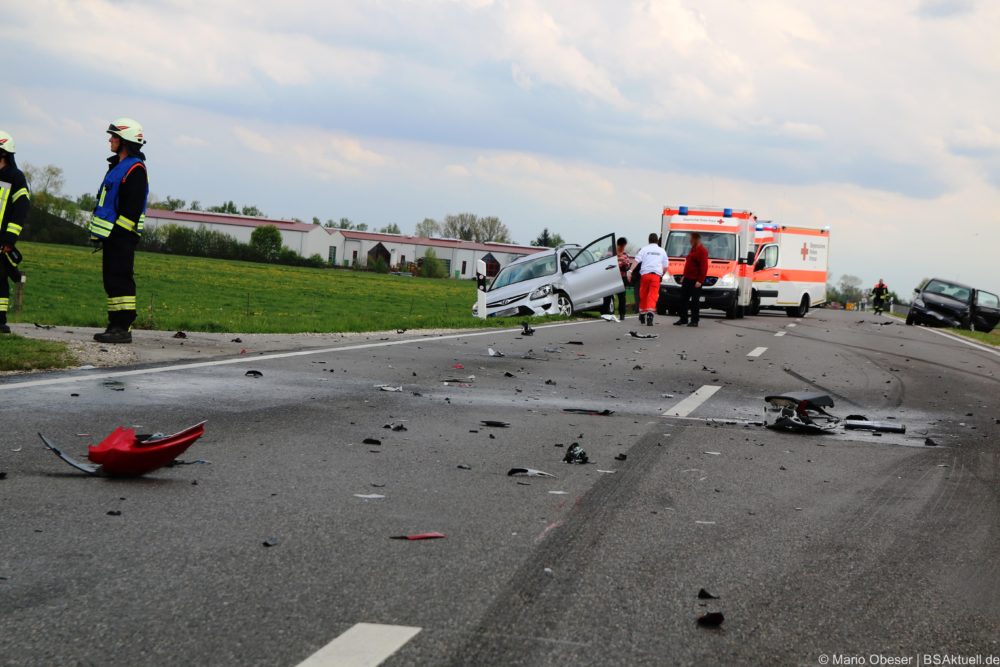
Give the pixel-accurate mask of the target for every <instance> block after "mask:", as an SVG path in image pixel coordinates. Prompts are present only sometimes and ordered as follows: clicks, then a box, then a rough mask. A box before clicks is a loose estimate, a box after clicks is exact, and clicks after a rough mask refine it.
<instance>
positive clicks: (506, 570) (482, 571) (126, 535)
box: [0, 310, 1000, 667]
mask: <svg viewBox="0 0 1000 667" xmlns="http://www.w3.org/2000/svg"><path fill="white" fill-rule="evenodd" d="M630 330H636V331H638V332H639V333H642V334H646V333H649V332H652V333H656V334H658V338H655V339H637V338H633V337H631V336H630V335H629V333H628V332H629V331H630ZM142 335H143V334H142V332H139V333H137V336H140V337H141V336H142ZM488 348H493V349H494V350H495V351H499V352H502V353H503V354H504V355H505V356H502V357H500V356H490V355H489V354H488ZM456 365H458V366H460V367H456ZM248 370H258V371H260V372H261V373H262V374H263V376H262V377H259V378H252V377H248V376H246V375H245V373H246V372H247V371H248ZM446 381H452V382H447V383H446ZM381 384H385V385H389V386H392V387H402V391H399V392H389V391H382V390H381V389H379V388H378V387H377V386H376V385H381ZM793 389H821V390H823V391H826V392H827V393H829V394H830V395H831V396H833V397H834V400H835V401H836V407H835V408H834V409H833V411H834V412H835V413H837V414H839V415H841V416H845V415H847V414H852V413H853V414H863V415H865V416H867V417H870V418H873V419H882V420H897V421H898V422H899V423H903V424H905V425H906V426H907V429H908V431H907V434H906V435H905V436H895V435H884V436H881V437H877V436H874V435H871V434H865V433H857V432H853V433H850V434H846V433H838V434H834V435H825V436H812V437H809V436H802V435H795V434H785V433H776V432H771V431H767V430H765V429H763V428H762V427H760V426H759V425H757V424H755V422H757V421H759V420H760V418H761V413H762V408H763V405H764V403H763V396H764V395H765V394H768V393H771V392H774V391H785V390H793ZM998 396H1000V355H998V354H997V352H996V351H991V350H986V349H983V348H979V347H976V346H973V345H971V344H966V343H963V342H960V341H957V340H954V339H951V338H948V337H944V336H941V335H938V334H936V333H934V332H932V331H929V330H926V329H921V328H913V327H905V326H901V325H900V324H899V322H898V320H895V319H891V318H875V317H874V316H872V315H870V314H857V313H844V312H837V311H824V310H817V311H813V312H812V313H810V315H809V316H808V317H806V318H804V319H801V320H794V319H791V318H788V317H785V316H784V315H762V316H759V317H754V318H747V319H743V320H731V321H729V320H723V319H713V318H711V317H706V318H703V321H702V326H701V327H700V328H698V329H692V328H686V327H672V326H670V325H669V322H668V321H667V320H665V319H661V320H659V321H658V323H657V325H656V326H655V327H653V328H647V327H639V326H638V325H637V322H636V320H635V319H634V318H633V319H629V320H627V321H626V322H624V323H608V322H603V321H586V322H583V323H571V324H564V325H557V326H549V327H544V328H543V327H538V329H537V330H536V333H535V335H534V336H531V337H524V336H522V335H520V333H519V332H517V331H487V332H483V331H477V332H470V333H459V334H454V335H446V336H436V337H426V336H420V335H414V334H413V333H412V332H410V333H406V334H403V335H395V334H393V335H388V336H371V337H368V338H367V339H357V340H352V341H345V342H344V343H342V344H338V345H335V346H333V347H329V348H309V349H303V350H301V351H299V352H295V351H291V352H289V351H284V352H278V353H274V354H263V355H261V354H259V353H258V352H257V351H256V350H253V351H251V352H250V353H248V354H244V355H239V356H224V357H220V358H217V359H213V360H204V359H199V360H197V361H196V362H191V363H187V362H180V363H174V364H170V365H150V366H143V367H138V368H131V369H125V370H124V371H122V372H119V371H109V370H108V369H97V370H81V371H71V372H65V373H57V374H44V375H35V376H22V377H7V378H3V379H2V382H0V402H2V405H3V412H2V414H3V417H4V418H3V431H4V434H3V438H2V442H3V447H2V450H0V471H3V472H6V478H5V479H3V480H0V499H2V510H0V526H2V535H3V540H2V541H0V628H2V632H0V664H4V665H77V664H79V665H130V666H131V665H213V666H220V665H288V666H289V667H294V666H296V665H299V664H303V663H305V664H306V665H314V666H318V665H337V664H349V665H363V664H379V663H380V662H382V661H384V663H383V664H386V665H463V666H464V665H674V664H682V665H735V664H759V665H774V664H787V665H811V664H825V663H823V660H829V661H830V663H829V664H847V663H845V662H843V660H844V657H845V656H846V657H848V658H849V657H851V656H862V657H864V659H865V660H867V661H868V662H867V663H854V664H872V663H871V659H872V657H873V656H879V655H880V656H885V657H886V658H899V659H904V660H905V659H909V660H910V662H903V663H896V664H922V663H920V662H913V660H914V659H916V660H921V659H923V656H924V655H925V654H929V655H934V654H937V655H945V654H949V655H952V656H976V655H980V656H983V658H982V660H983V661H984V662H983V663H982V664H989V663H987V662H985V660H988V659H989V656H993V657H994V659H1000V643H998V642H1000V437H998V436H1000V425H998V421H997V420H998V419H1000V409H998V408H1000V398H998ZM567 408H569V409H581V408H582V409H591V410H595V411H603V410H612V411H613V413H612V414H610V415H607V416H600V415H586V414H576V413H570V412H566V411H565V410H566V409H567ZM203 419H207V420H208V426H207V434H206V436H205V437H204V438H203V439H202V440H201V441H199V442H198V443H197V444H196V445H195V446H194V447H193V448H192V449H191V450H189V451H188V452H187V454H185V456H184V457H183V460H185V461H190V462H194V461H197V460H204V461H206V462H205V463H192V464H191V465H184V466H177V467H172V468H167V469H163V470H160V471H157V472H155V473H153V474H152V475H150V476H148V477H147V478H143V479H138V480H117V479H104V478H90V477H85V476H83V475H81V474H78V473H77V472H76V471H74V470H73V469H72V468H70V467H69V466H67V465H65V464H64V463H63V462H61V461H59V460H58V459H57V458H56V457H55V456H53V455H52V453H50V452H49V451H47V450H45V449H44V448H43V447H42V446H41V443H40V440H39V439H38V436H37V432H39V431H41V432H43V433H45V434H46V435H47V436H48V437H49V438H51V439H53V440H54V441H56V442H57V443H59V444H61V445H63V446H64V447H65V448H66V449H68V450H69V451H70V453H71V454H73V455H76V456H79V457H80V458H85V455H86V445H87V444H88V443H91V442H95V441H96V440H98V439H100V438H101V437H103V435H105V434H107V433H108V432H110V431H111V430H112V429H113V428H114V427H115V426H117V425H119V424H123V425H136V426H137V427H138V428H139V430H140V432H153V431H159V432H173V431H175V430H179V429H180V428H182V427H184V426H187V425H190V424H193V423H195V422H198V421H200V420H203ZM483 420H498V421H503V422H508V423H509V426H508V427H506V428H498V427H493V428H491V427H487V426H484V425H482V423H481V422H482V421H483ZM396 424H402V425H403V426H404V427H405V429H406V430H392V429H387V428H383V426H385V425H396ZM80 434H88V435H80ZM928 437H930V438H931V439H932V440H933V441H934V442H936V443H937V444H936V446H933V447H932V446H927V445H925V439H926V438H928ZM366 438H374V439H377V440H379V441H381V444H365V443H364V440H365V439H366ZM573 443H579V444H580V445H581V446H582V447H583V448H584V449H585V450H586V452H587V454H588V455H589V458H590V461H591V463H590V464H587V465H570V464H566V463H563V462H562V458H563V456H564V455H565V452H566V451H567V448H568V447H569V446H571V445H572V444H573ZM619 459H624V460H619ZM514 467H526V468H535V469H540V470H543V471H546V472H549V473H551V474H553V475H555V477H554V478H548V477H511V476H508V475H507V472H508V470H509V469H511V468H514ZM371 494H376V495H380V496H384V498H367V499H366V498H363V497H361V496H366V495H371ZM109 512H113V513H115V514H109ZM119 512H120V514H117V513H119ZM427 531H439V532H441V533H443V534H445V535H446V536H447V537H446V538H444V539H436V540H426V541H403V540H392V539H390V537H391V536H396V535H406V534H415V533H421V532H427ZM265 541H267V542H269V543H273V545H272V546H265V545H264V543H265ZM702 588H704V589H706V590H707V591H708V592H710V593H712V594H714V595H716V596H718V599H708V600H706V599H699V597H698V593H699V590H700V589H702ZM706 612H722V613H723V614H724V617H725V620H724V622H723V623H722V625H721V627H719V628H704V627H700V626H699V625H697V624H696V619H697V618H698V617H699V616H701V615H703V614H705V613H706ZM838 656H839V658H838ZM838 659H839V660H841V662H839V663H838V662H836V660H838Z"/></svg>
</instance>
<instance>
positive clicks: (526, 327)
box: [521, 322, 535, 336]
mask: <svg viewBox="0 0 1000 667" xmlns="http://www.w3.org/2000/svg"><path fill="white" fill-rule="evenodd" d="M521 335H522V336H533V335H535V330H534V329H532V328H531V325H530V324H528V323H527V322H521Z"/></svg>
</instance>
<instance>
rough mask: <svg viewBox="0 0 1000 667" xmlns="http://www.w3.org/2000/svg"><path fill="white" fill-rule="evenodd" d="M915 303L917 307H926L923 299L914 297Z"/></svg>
mask: <svg viewBox="0 0 1000 667" xmlns="http://www.w3.org/2000/svg"><path fill="white" fill-rule="evenodd" d="M913 305H914V306H916V307H917V308H923V307H924V301H923V299H914V300H913Z"/></svg>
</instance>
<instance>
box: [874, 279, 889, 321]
mask: <svg viewBox="0 0 1000 667" xmlns="http://www.w3.org/2000/svg"><path fill="white" fill-rule="evenodd" d="M872 296H873V297H875V298H874V301H875V314H876V315H880V314H882V311H883V310H885V301H886V299H888V298H889V287H888V286H887V285H886V284H885V281H884V280H882V279H881V278H879V279H878V282H877V283H876V284H875V287H873V288H872Z"/></svg>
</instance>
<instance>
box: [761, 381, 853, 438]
mask: <svg viewBox="0 0 1000 667" xmlns="http://www.w3.org/2000/svg"><path fill="white" fill-rule="evenodd" d="M764 400H765V401H767V403H768V404H769V407H768V408H767V409H766V410H765V411H764V425H765V426H766V427H767V428H769V429H774V430H786V431H801V432H805V433H827V432H829V431H832V430H833V429H835V428H836V427H837V424H839V423H840V420H839V419H837V418H836V417H834V416H833V415H831V414H830V413H829V412H827V411H826V410H824V409H823V408H824V407H827V408H832V407H833V399H832V398H830V397H829V396H827V395H826V394H821V393H817V392H806V391H801V392H787V393H784V394H775V395H771V396H765V397H764Z"/></svg>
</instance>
